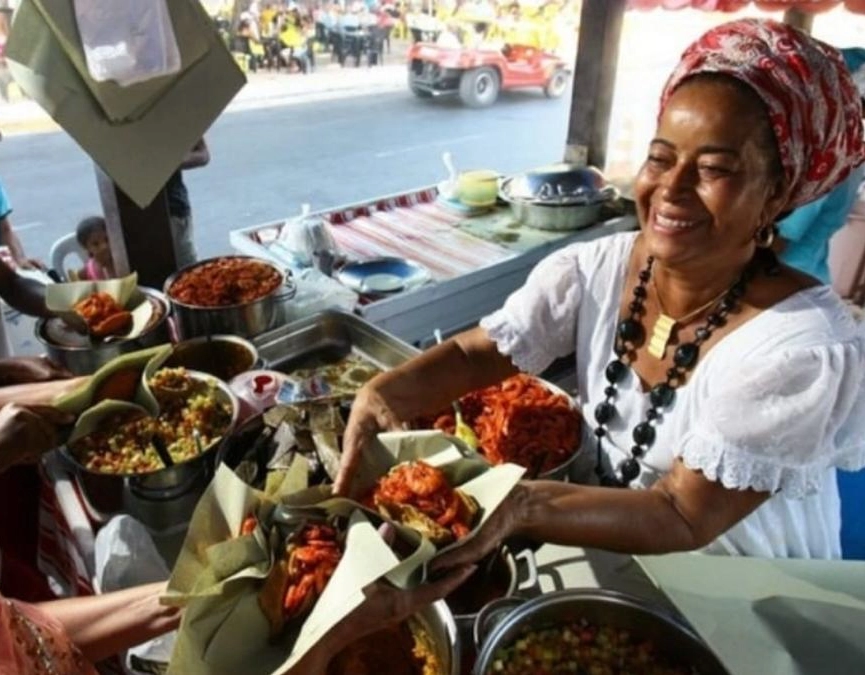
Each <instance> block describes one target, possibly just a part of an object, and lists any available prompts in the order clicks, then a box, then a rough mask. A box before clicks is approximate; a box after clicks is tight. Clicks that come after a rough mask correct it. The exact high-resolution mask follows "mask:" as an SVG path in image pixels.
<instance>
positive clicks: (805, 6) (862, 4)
mask: <svg viewBox="0 0 865 675" xmlns="http://www.w3.org/2000/svg"><path fill="white" fill-rule="evenodd" d="M751 4H753V5H755V6H756V7H758V8H759V9H762V10H764V11H767V12H781V11H784V10H787V9H793V8H794V7H795V8H796V9H800V10H802V11H803V12H808V13H809V14H814V13H817V12H825V11H826V10H829V9H833V8H835V7H838V6H841V5H843V6H844V8H845V9H847V10H848V11H850V12H855V13H856V14H865V0H774V1H770V0H753V2H752V1H751V0H628V9H655V8H656V7H662V8H664V9H685V8H688V7H693V8H694V9H702V10H705V11H707V12H737V11H739V10H740V9H742V8H743V7H745V6H746V5H751Z"/></svg>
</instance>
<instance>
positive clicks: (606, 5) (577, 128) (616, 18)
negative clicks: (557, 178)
mask: <svg viewBox="0 0 865 675" xmlns="http://www.w3.org/2000/svg"><path fill="white" fill-rule="evenodd" d="M625 4H626V0H583V6H582V8H581V10H580V33H579V42H578V44H577V61H576V64H575V66H574V87H573V93H572V95H571V116H570V123H569V125H568V139H567V145H566V146H565V161H566V162H575V163H577V164H592V165H594V166H597V167H599V168H601V169H603V167H604V164H605V163H606V152H607V133H608V131H609V124H610V111H611V110H612V107H613V88H614V86H615V83H616V68H617V66H618V60H619V39H620V37H621V34H622V21H623V19H624V15H625Z"/></svg>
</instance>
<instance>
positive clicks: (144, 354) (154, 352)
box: [53, 344, 171, 415]
mask: <svg viewBox="0 0 865 675" xmlns="http://www.w3.org/2000/svg"><path fill="white" fill-rule="evenodd" d="M170 352H171V345H167V344H166V345H159V346H156V347H150V348H149V349H141V350H139V351H137V352H130V353H129V354H123V355H122V356H118V357H117V358H115V359H112V360H111V361H109V362H108V363H106V364H105V365H104V366H102V367H101V368H100V369H99V370H97V371H96V372H95V373H94V374H93V376H92V377H91V378H90V379H89V380H88V381H87V382H86V383H85V384H84V385H82V386H81V387H79V388H78V389H76V390H74V391H71V392H69V393H68V394H64V395H63V396H60V397H58V398H57V399H55V400H54V403H53V405H54V407H55V408H57V409H58V410H62V411H63V412H68V413H72V414H75V415H80V414H81V413H83V412H84V411H85V410H87V409H89V408H92V407H93V406H94V405H95V404H96V403H99V401H98V400H97V399H99V398H100V396H101V392H102V391H103V390H104V388H105V385H106V383H107V382H108V381H109V380H110V378H111V377H112V376H113V375H114V374H115V373H119V372H120V371H123V370H127V369H137V370H138V371H139V373H144V372H145V368H146V366H147V364H148V363H149V362H150V361H151V360H157V361H159V362H160V363H161V362H162V361H164V360H165V357H166V355H167V354H169V353H170ZM143 382H144V380H143V378H142V377H141V376H139V384H138V387H137V388H136V390H135V394H134V396H133V398H132V400H131V401H127V402H131V403H135V404H137V405H140V406H141V407H143V408H145V409H146V410H147V411H148V412H149V413H150V414H151V415H157V414H158V412H159V405H158V404H157V403H156V399H155V398H154V397H153V395H152V394H151V393H150V392H149V391H148V390H147V388H146V387H145V386H144V384H143ZM108 398H111V397H108Z"/></svg>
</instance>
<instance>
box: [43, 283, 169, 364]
mask: <svg viewBox="0 0 865 675" xmlns="http://www.w3.org/2000/svg"><path fill="white" fill-rule="evenodd" d="M139 290H140V291H141V292H142V293H144V294H145V295H146V296H147V297H148V298H149V299H150V301H151V302H152V303H153V304H154V306H155V308H156V309H157V312H158V315H157V317H156V318H154V319H153V320H152V323H151V325H150V326H148V327H147V329H146V330H145V331H144V332H143V333H142V334H141V335H139V336H138V337H136V338H134V339H131V340H126V339H121V340H112V341H110V342H98V343H92V342H90V341H89V340H86V338H82V339H81V342H80V343H79V344H71V343H70V344H60V343H58V342H57V341H56V340H52V339H51V337H50V333H51V326H50V323H49V322H59V321H61V320H60V319H59V318H53V319H39V320H38V321H37V322H36V328H35V333H36V339H37V340H39V342H41V343H42V344H43V345H44V347H45V351H46V352H47V353H48V356H49V358H51V360H52V361H54V362H56V363H58V364H60V365H62V366H64V367H66V368H67V369H68V370H69V371H70V372H72V373H74V374H76V375H91V374H92V373H95V372H96V371H97V370H99V368H101V367H102V366H104V365H105V364H106V363H108V362H109V361H112V360H113V359H115V358H117V357H118V356H121V355H122V354H128V353H130V352H136V351H138V350H140V349H146V348H147V347H155V346H156V345H159V344H163V343H165V342H169V341H170V339H171V336H170V334H169V331H168V317H169V316H170V314H171V305H170V304H169V303H168V299H167V298H166V297H165V295H163V294H162V293H160V292H159V291H157V290H155V289H153V288H145V287H143V286H142V287H139Z"/></svg>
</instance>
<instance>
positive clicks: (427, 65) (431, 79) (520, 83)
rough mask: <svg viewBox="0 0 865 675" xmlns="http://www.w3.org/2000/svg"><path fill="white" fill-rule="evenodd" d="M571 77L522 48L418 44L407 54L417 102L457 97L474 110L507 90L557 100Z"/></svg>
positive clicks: (551, 59) (551, 60)
mask: <svg viewBox="0 0 865 675" xmlns="http://www.w3.org/2000/svg"><path fill="white" fill-rule="evenodd" d="M569 77H570V72H569V71H568V69H567V68H566V66H565V63H564V61H562V60H561V59H560V58H559V57H557V56H555V55H554V54H549V53H547V52H544V51H541V50H539V49H535V48H534V47H527V46H524V45H505V46H504V48H502V49H491V48H482V47H481V48H477V49H468V48H454V47H443V46H439V45H436V44H430V43H424V42H420V43H417V44H414V45H412V46H411V48H410V49H409V52H408V86H409V88H410V89H411V90H412V92H413V93H414V94H415V95H416V96H418V97H420V98H432V97H433V96H440V95H445V94H458V95H459V97H460V99H462V101H463V103H465V104H466V105H467V106H471V107H473V108H483V107H485V106H488V105H492V104H493V103H494V102H495V100H496V99H497V98H498V95H499V92H500V91H502V90H505V89H519V88H525V87H541V88H543V90H544V93H545V94H546V95H547V96H548V97H550V98H556V97H558V96H561V95H562V94H563V93H564V91H565V89H567V87H568V78H569Z"/></svg>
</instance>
